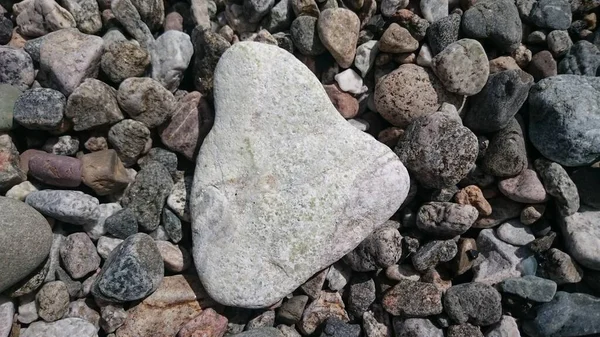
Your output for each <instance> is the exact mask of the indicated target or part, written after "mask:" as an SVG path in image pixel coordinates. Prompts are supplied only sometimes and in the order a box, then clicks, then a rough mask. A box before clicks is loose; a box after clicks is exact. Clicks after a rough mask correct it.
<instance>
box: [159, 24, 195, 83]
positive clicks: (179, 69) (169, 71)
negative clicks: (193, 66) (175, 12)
mask: <svg viewBox="0 0 600 337" xmlns="http://www.w3.org/2000/svg"><path fill="white" fill-rule="evenodd" d="M193 54H194V46H193V45H192V41H191V39H190V36H189V35H187V34H186V33H183V32H179V31H175V30H171V31H166V32H164V33H163V34H161V35H160V36H159V37H158V39H156V43H155V44H154V47H153V49H152V78H153V79H154V80H156V81H158V83H160V84H162V85H163V86H164V87H165V88H167V89H168V90H169V91H171V92H173V91H175V90H177V88H178V87H179V84H180V83H181V80H182V79H183V75H184V72H185V70H186V69H187V68H188V66H189V64H190V61H191V60H192V55H193Z"/></svg>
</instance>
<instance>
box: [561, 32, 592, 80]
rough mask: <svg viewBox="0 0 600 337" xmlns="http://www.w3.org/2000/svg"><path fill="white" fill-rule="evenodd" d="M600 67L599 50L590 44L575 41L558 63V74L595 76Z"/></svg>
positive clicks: (583, 41)
mask: <svg viewBox="0 0 600 337" xmlns="http://www.w3.org/2000/svg"><path fill="white" fill-rule="evenodd" d="M598 67H600V50H598V48H597V47H596V46H595V45H594V44H592V43H591V42H588V41H585V40H581V41H577V43H575V44H574V45H573V46H572V47H571V49H569V51H568V52H567V54H566V55H565V57H564V58H563V59H562V60H561V61H560V62H559V63H558V72H559V73H560V74H572V75H586V76H596V73H597V72H598Z"/></svg>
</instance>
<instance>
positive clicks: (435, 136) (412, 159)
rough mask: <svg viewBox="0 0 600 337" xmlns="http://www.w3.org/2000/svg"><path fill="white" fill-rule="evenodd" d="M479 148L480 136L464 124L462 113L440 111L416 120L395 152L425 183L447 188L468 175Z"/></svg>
mask: <svg viewBox="0 0 600 337" xmlns="http://www.w3.org/2000/svg"><path fill="white" fill-rule="evenodd" d="M478 148H479V144H478V141H477V137H476V136H475V135H474V134H473V133H472V132H471V131H470V130H469V129H468V128H466V127H464V126H463V125H462V124H461V122H460V119H459V118H458V115H456V117H455V116H453V115H452V114H448V113H441V112H440V113H434V114H430V115H426V116H422V117H420V118H419V119H417V120H415V121H414V122H413V123H412V124H411V125H410V126H409V127H408V128H407V129H406V131H405V133H404V136H403V137H402V138H401V139H400V141H399V142H398V145H397V146H396V149H395V152H396V154H398V156H399V157H400V160H402V162H403V163H404V164H405V165H406V167H407V168H408V170H409V171H411V172H412V174H413V175H414V177H415V178H416V179H417V180H418V181H419V182H420V183H421V184H422V185H423V186H425V187H427V188H445V187H449V186H452V185H456V184H457V183H458V182H459V181H460V180H462V179H463V178H464V177H466V176H467V174H468V173H469V170H471V168H472V167H473V166H474V165H475V160H476V159H477V153H478V151H479V150H478ZM457 149H460V151H457Z"/></svg>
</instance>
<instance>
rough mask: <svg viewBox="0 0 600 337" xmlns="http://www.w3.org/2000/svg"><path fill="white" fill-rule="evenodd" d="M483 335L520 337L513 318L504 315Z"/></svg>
mask: <svg viewBox="0 0 600 337" xmlns="http://www.w3.org/2000/svg"><path fill="white" fill-rule="evenodd" d="M485 337H521V333H520V332H519V327H518V325H517V322H516V321H515V319H514V318H512V317H511V316H507V315H504V316H502V320H501V321H500V322H498V323H496V324H494V325H492V326H491V327H490V329H489V330H488V331H487V332H486V333H485Z"/></svg>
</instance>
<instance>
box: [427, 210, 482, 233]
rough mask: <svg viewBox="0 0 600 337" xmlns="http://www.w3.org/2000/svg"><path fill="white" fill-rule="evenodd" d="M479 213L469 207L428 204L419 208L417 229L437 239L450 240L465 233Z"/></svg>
mask: <svg viewBox="0 0 600 337" xmlns="http://www.w3.org/2000/svg"><path fill="white" fill-rule="evenodd" d="M478 216H479V212H478V211H477V209H476V208H475V207H473V206H471V205H460V204H455V203H451V202H429V203H426V204H424V205H423V206H421V207H420V208H419V212H418V213H417V227H418V228H419V229H420V230H422V231H423V232H425V233H427V234H431V235H433V236H435V237H438V238H451V237H454V236H456V235H461V234H463V233H464V232H466V231H467V230H468V229H469V228H471V226H472V225H473V223H474V222H475V220H477V217H478Z"/></svg>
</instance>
